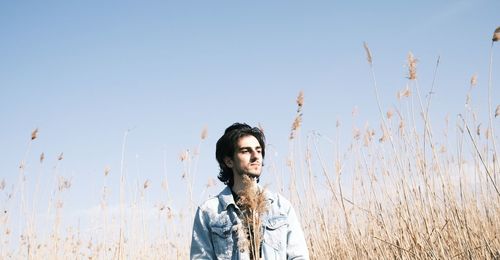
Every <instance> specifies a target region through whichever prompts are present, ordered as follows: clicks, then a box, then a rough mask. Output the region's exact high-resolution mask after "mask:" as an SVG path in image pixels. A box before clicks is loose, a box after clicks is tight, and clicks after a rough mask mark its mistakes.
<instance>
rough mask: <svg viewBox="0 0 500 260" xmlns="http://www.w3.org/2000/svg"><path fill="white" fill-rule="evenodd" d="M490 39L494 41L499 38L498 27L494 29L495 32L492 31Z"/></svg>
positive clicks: (499, 30) (499, 28)
mask: <svg viewBox="0 0 500 260" xmlns="http://www.w3.org/2000/svg"><path fill="white" fill-rule="evenodd" d="M491 40H492V41H494V42H496V41H498V40H500V27H497V28H496V29H495V32H494V33H493V38H492V39H491Z"/></svg>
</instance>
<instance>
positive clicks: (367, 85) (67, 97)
mask: <svg viewBox="0 0 500 260" xmlns="http://www.w3.org/2000/svg"><path fill="white" fill-rule="evenodd" d="M498 10H500V2H499V1H496V0H490V1H458V0H454V1H450V0H447V1H176V2H174V1H37V2H31V3H25V2H20V1H2V2H1V3H0V180H1V179H4V180H5V181H6V183H7V187H6V189H11V187H12V185H15V183H16V182H17V180H18V172H19V170H18V166H19V163H20V161H21V160H22V159H23V158H24V154H25V151H26V149H27V144H28V141H29V137H30V133H31V131H32V130H33V129H35V128H39V138H38V139H37V140H35V142H34V143H33V145H32V146H31V149H30V152H29V155H28V157H27V158H26V159H27V167H26V175H27V181H28V182H30V183H33V182H34V176H35V175H36V174H38V173H42V174H43V175H44V176H47V178H42V179H43V181H42V182H44V181H45V182H46V183H45V186H44V187H43V188H45V189H46V190H48V191H47V193H48V192H50V191H51V190H52V189H53V188H52V185H53V179H52V174H53V173H52V169H53V167H54V166H55V165H56V158H57V156H58V155H59V154H60V153H61V152H63V153H64V160H63V161H61V162H60V165H59V168H58V169H59V174H61V175H64V176H66V177H67V178H70V179H71V180H72V183H73V187H71V189H70V191H68V192H67V194H66V195H65V196H64V197H65V200H66V201H67V202H68V204H71V206H68V207H70V208H74V209H77V210H85V209H86V208H90V207H93V206H95V205H97V204H98V203H99V197H100V189H101V188H102V185H103V183H104V177H103V172H104V168H105V167H106V166H109V167H110V168H111V172H110V176H108V180H107V181H108V185H109V186H111V187H112V193H113V196H115V197H116V196H117V193H118V189H117V183H118V177H117V176H118V175H119V172H120V158H121V151H122V140H123V135H124V132H125V131H127V130H128V129H131V131H130V133H129V135H128V139H127V147H126V150H125V171H126V174H127V176H129V180H130V181H133V180H135V179H139V181H140V182H141V181H143V180H146V179H149V180H151V189H152V190H153V191H152V194H156V193H154V190H160V183H161V180H162V178H163V173H164V171H163V162H164V157H166V165H167V168H166V169H167V176H168V178H169V181H170V185H171V188H172V191H173V192H174V193H175V192H178V193H180V194H185V191H184V187H185V182H183V180H182V179H181V175H182V169H183V166H182V163H181V162H180V161H179V154H180V153H181V152H182V151H183V150H185V149H191V150H193V149H194V148H195V147H197V146H198V143H199V139H200V137H199V136H200V133H201V130H202V129H203V127H205V126H206V127H207V128H208V138H207V139H206V140H205V141H204V142H203V143H202V144H201V153H200V159H199V160H200V161H199V164H198V171H197V177H196V183H195V186H196V187H202V186H203V185H204V184H205V183H206V180H207V179H208V178H209V177H213V178H215V176H216V174H217V170H218V168H217V164H216V162H215V159H214V151H215V142H216V141H217V139H218V137H219V136H220V135H221V134H222V132H223V130H224V129H225V127H227V126H228V125H230V124H231V123H233V122H236V121H240V122H247V123H249V124H252V125H257V124H258V123H260V124H261V125H262V126H263V127H264V128H265V131H266V134H267V137H268V142H269V143H271V144H272V145H273V147H274V148H275V150H276V151H277V152H278V153H280V154H281V155H286V153H287V149H288V136H289V131H290V126H291V124H292V121H293V119H294V116H295V109H296V105H295V98H296V96H297V94H298V92H299V91H300V90H303V91H304V94H305V105H304V124H303V130H302V132H303V133H307V132H308V131H311V130H317V131H320V132H322V133H324V134H325V135H327V136H332V135H333V133H334V129H335V122H336V120H337V119H340V120H341V121H342V122H343V123H344V124H345V126H346V128H345V130H344V132H345V133H346V135H347V138H350V135H349V134H350V130H351V123H350V121H349V120H350V118H351V111H352V109H353V107H355V106H357V107H358V109H359V113H360V119H359V122H360V124H361V125H363V124H364V122H365V121H370V122H374V125H376V122H378V116H379V114H378V112H377V105H376V102H375V96H374V94H373V90H372V81H371V78H370V72H369V67H368V64H367V62H366V57H365V52H364V49H363V42H364V41H366V42H367V43H368V45H369V46H370V48H371V50H372V53H373V56H374V66H375V71H376V74H377V81H378V85H379V88H380V91H381V98H382V105H383V107H384V109H385V108H389V107H390V106H393V105H394V104H395V103H396V92H397V91H398V90H401V89H403V88H404V87H405V86H406V84H407V79H406V78H405V76H406V75H407V69H406V68H405V66H404V65H405V63H406V55H407V53H408V52H409V51H412V52H413V53H414V55H415V56H416V57H417V58H418V59H419V63H418V73H419V82H420V86H421V87H422V91H423V92H424V93H427V92H428V91H429V89H430V85H431V81H432V76H433V74H432V73H433V70H434V66H435V63H436V59H437V57H438V56H440V57H441V63H440V67H439V72H438V75H437V79H436V87H435V88H436V89H435V96H434V97H433V98H434V99H433V103H432V108H431V109H432V110H433V115H434V118H435V119H436V120H437V121H443V118H444V116H445V114H447V113H450V114H451V115H452V116H453V115H456V114H457V113H460V112H462V111H463V108H464V103H465V95H466V93H467V90H468V87H469V81H470V78H471V76H472V75H473V74H474V73H477V75H478V82H479V86H478V88H477V89H476V90H475V92H474V96H473V98H474V100H475V104H476V106H477V109H478V110H479V111H481V112H484V111H486V110H487V107H486V100H487V96H486V91H487V77H488V64H489V52H490V44H491V36H492V33H493V31H494V29H495V28H496V27H497V26H500V19H499V18H500V16H499V14H498ZM497 45H498V44H497ZM498 48H500V47H498V46H496V48H495V51H496V57H495V61H494V64H495V63H496V67H494V70H493V82H494V92H493V100H494V103H495V105H496V104H497V103H498V101H499V100H500V98H499V97H500V90H499V89H500V84H499V82H500V73H499V72H500V70H499V68H500V59H499V57H500V50H499V49H498ZM497 122H498V121H497ZM374 128H376V129H378V127H377V126H374ZM42 152H44V153H45V156H46V160H45V162H44V166H43V168H42V169H40V168H39V166H38V164H39V163H38V157H39V155H40V153H42ZM264 174H265V173H264ZM263 178H264V181H269V182H270V181H272V180H273V179H272V178H270V177H269V178H268V177H263ZM266 178H268V179H266ZM200 189H201V188H200ZM155 196H156V195H152V196H150V197H149V200H151V201H152V203H154V202H155V201H156V200H159V199H160V198H157V197H155Z"/></svg>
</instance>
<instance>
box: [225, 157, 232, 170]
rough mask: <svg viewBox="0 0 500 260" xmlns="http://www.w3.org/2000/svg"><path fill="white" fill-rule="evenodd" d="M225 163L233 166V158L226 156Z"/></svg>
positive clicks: (230, 166)
mask: <svg viewBox="0 0 500 260" xmlns="http://www.w3.org/2000/svg"><path fill="white" fill-rule="evenodd" d="M224 163H225V164H226V166H227V167H229V168H233V160H231V158H229V157H225V158H224Z"/></svg>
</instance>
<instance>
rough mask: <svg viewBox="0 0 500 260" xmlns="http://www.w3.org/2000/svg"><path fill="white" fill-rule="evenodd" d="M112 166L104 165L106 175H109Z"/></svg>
mask: <svg viewBox="0 0 500 260" xmlns="http://www.w3.org/2000/svg"><path fill="white" fill-rule="evenodd" d="M110 171H111V168H110V167H109V166H106V167H104V176H108V175H109V172H110Z"/></svg>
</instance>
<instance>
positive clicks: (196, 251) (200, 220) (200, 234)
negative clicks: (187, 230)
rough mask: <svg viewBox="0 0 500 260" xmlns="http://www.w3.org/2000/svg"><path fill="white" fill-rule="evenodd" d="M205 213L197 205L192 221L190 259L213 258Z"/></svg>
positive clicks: (212, 247) (212, 248)
mask: <svg viewBox="0 0 500 260" xmlns="http://www.w3.org/2000/svg"><path fill="white" fill-rule="evenodd" d="M206 217H207V216H206V213H205V212H204V211H203V210H202V209H201V208H200V207H198V209H197V210H196V215H195V217H194V223H193V235H192V237H191V253H190V259H215V258H216V257H215V253H214V246H213V244H212V239H211V237H210V230H209V228H208V221H207V218H206Z"/></svg>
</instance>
